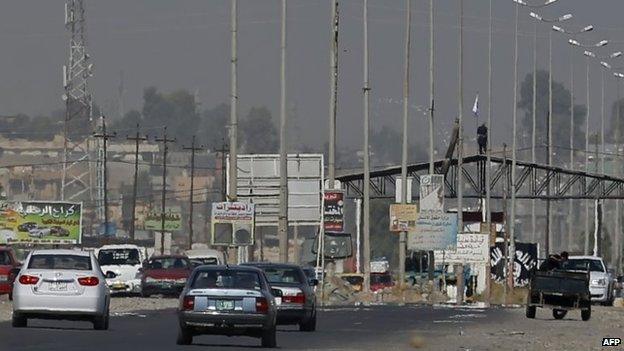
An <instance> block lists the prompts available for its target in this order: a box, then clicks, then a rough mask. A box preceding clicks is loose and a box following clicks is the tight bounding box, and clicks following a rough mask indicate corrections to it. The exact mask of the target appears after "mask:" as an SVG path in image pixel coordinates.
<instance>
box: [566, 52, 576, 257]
mask: <svg viewBox="0 0 624 351" xmlns="http://www.w3.org/2000/svg"><path fill="white" fill-rule="evenodd" d="M573 54H574V49H573V48H572V46H570V169H574V58H573ZM573 211H574V200H569V201H568V240H567V241H568V250H571V249H572V242H573V241H574V240H573V238H572V235H573V231H572V224H573V223H574V216H573Z"/></svg>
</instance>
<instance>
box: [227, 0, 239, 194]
mask: <svg viewBox="0 0 624 351" xmlns="http://www.w3.org/2000/svg"><path fill="white" fill-rule="evenodd" d="M230 11H231V13H230V15H231V19H230V26H231V27H230V31H231V34H232V42H231V45H232V53H231V54H232V55H231V60H230V84H231V87H230V126H229V127H230V128H229V131H230V160H229V161H230V167H229V168H230V169H229V172H230V180H229V184H228V193H229V200H230V201H236V199H237V191H238V189H237V188H238V184H237V183H238V176H237V175H238V165H237V162H238V158H237V153H238V140H237V138H238V115H237V108H238V82H237V79H238V74H237V68H238V53H237V50H238V43H237V38H238V7H237V0H231V9H230Z"/></svg>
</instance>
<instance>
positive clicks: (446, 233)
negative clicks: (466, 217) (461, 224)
mask: <svg viewBox="0 0 624 351" xmlns="http://www.w3.org/2000/svg"><path fill="white" fill-rule="evenodd" d="M456 245H457V213H441V212H437V211H422V210H421V211H420V215H419V216H418V220H417V221H416V231H415V232H408V237H407V248H408V249H410V250H455V247H456Z"/></svg>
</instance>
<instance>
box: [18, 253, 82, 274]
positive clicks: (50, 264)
mask: <svg viewBox="0 0 624 351" xmlns="http://www.w3.org/2000/svg"><path fill="white" fill-rule="evenodd" d="M28 268H30V269H69V270H77V271H90V270H91V269H92V267H91V258H90V257H89V256H78V255H45V254H43V255H32V257H31V258H30V262H28Z"/></svg>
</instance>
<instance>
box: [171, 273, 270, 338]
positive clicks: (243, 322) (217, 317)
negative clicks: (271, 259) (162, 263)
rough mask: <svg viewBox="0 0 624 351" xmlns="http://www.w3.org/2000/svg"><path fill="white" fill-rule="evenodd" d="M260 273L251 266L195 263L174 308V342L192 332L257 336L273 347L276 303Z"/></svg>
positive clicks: (188, 335)
mask: <svg viewBox="0 0 624 351" xmlns="http://www.w3.org/2000/svg"><path fill="white" fill-rule="evenodd" d="M273 294H276V295H281V291H279V290H275V291H272V290H271V288H270V285H269V283H268V281H267V279H266V277H265V275H264V273H263V272H262V271H261V270H260V269H258V268H255V267H241V266H199V267H197V268H195V270H194V271H193V272H192V273H191V276H190V278H189V279H188V281H187V283H186V286H185V287H184V290H183V291H182V294H181V295H180V307H179V309H178V319H179V330H178V339H177V343H178V345H189V344H191V343H192V342H193V336H195V335H202V334H211V335H227V336H234V335H242V336H251V337H257V338H260V339H261V340H262V346H263V347H275V346H277V342H276V330H275V325H276V316H277V313H276V306H275V298H274V295H273Z"/></svg>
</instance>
